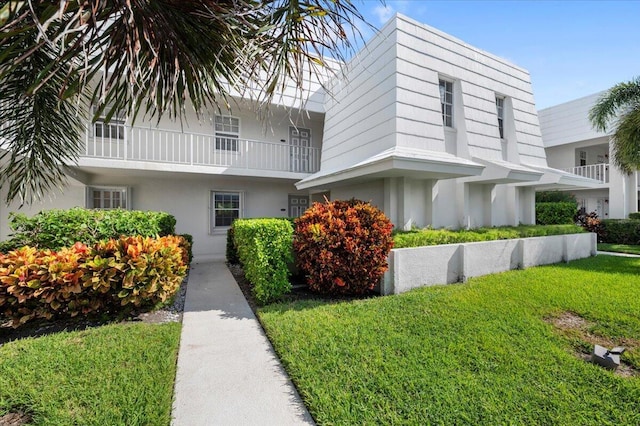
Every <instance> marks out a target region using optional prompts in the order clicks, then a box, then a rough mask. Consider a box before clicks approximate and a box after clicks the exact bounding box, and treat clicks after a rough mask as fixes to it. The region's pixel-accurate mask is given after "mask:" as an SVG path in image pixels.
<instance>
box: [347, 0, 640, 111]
mask: <svg viewBox="0 0 640 426" xmlns="http://www.w3.org/2000/svg"><path fill="white" fill-rule="evenodd" d="M354 4H355V5H356V6H357V8H358V9H359V10H360V11H361V12H362V13H363V14H364V16H365V18H366V19H367V21H368V22H369V23H371V24H373V25H374V26H376V27H381V26H382V24H383V23H384V22H386V21H387V20H388V19H389V18H390V17H391V16H393V14H394V13H395V12H400V13H402V14H404V15H407V16H409V17H411V18H413V19H415V20H417V21H419V22H423V23H425V24H427V25H430V26H432V27H435V28H438V29H439V30H441V31H444V32H446V33H448V34H451V35H453V36H454V37H457V38H459V39H461V40H463V41H465V42H466V43H469V44H471V45H472V46H475V47H478V48H480V49H483V50H486V51H488V52H491V53H493V54H495V55H497V56H500V57H502V58H505V59H507V60H509V61H510V62H513V63H515V64H516V65H519V66H521V67H523V68H525V69H527V70H529V73H530V74H531V81H532V83H533V93H534V96H535V99H536V106H537V107H538V108H539V109H542V108H546V107H549V106H553V105H556V104H559V103H562V102H566V101H570V100H573V99H577V98H580V97H583V96H587V95H590V94H592V93H595V92H598V91H600V90H605V89H608V88H609V87H611V86H613V85H614V84H616V83H619V82H622V81H628V80H631V79H632V78H634V77H635V76H640V37H638V36H639V35H640V1H516V0H503V1H480V0H477V1H462V0H459V1H455V0H450V1H428V0H397V1H391V0H387V1H386V2H385V3H384V5H383V4H382V3H381V2H379V1H377V0H354ZM363 35H364V37H365V39H368V38H370V37H371V35H372V32H370V31H365V34H363Z"/></svg>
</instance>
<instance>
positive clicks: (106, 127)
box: [93, 108, 126, 140]
mask: <svg viewBox="0 0 640 426" xmlns="http://www.w3.org/2000/svg"><path fill="white" fill-rule="evenodd" d="M94 111H95V108H94ZM105 111H108V108H105ZM125 121H126V120H125V116H124V114H122V113H120V112H117V113H115V114H114V115H113V116H112V117H111V119H110V120H109V122H108V123H107V121H106V117H105V116H104V115H103V116H101V117H100V118H98V119H97V120H96V122H95V123H93V136H94V137H95V138H100V139H118V140H124V137H125V127H124V125H125Z"/></svg>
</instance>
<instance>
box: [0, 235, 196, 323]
mask: <svg viewBox="0 0 640 426" xmlns="http://www.w3.org/2000/svg"><path fill="white" fill-rule="evenodd" d="M185 243H186V241H185V239H184V238H183V237H179V236H166V237H160V238H149V237H146V238H145V237H140V236H138V237H122V238H119V239H117V240H116V239H111V240H107V241H102V242H99V243H97V244H95V245H94V246H93V247H88V246H87V245H85V244H82V243H80V242H78V243H76V244H74V245H73V246H72V247H69V248H63V249H60V250H59V251H54V250H49V249H44V250H40V249H37V248H35V247H29V246H24V247H22V248H19V249H17V250H13V251H10V252H8V253H6V254H1V253H0V317H5V318H7V319H11V320H12V321H13V325H14V326H15V327H17V326H19V325H21V324H24V323H26V322H28V321H30V320H33V319H36V318H46V319H51V318H53V317H74V316H77V315H79V314H89V313H104V312H110V313H113V312H117V311H120V310H122V309H123V307H127V306H136V307H140V306H153V305H155V304H157V303H159V302H164V301H166V300H167V299H169V298H170V297H171V296H173V294H174V293H175V292H176V291H177V290H178V288H179V287H180V284H181V283H182V280H183V279H184V277H185V275H186V270H187V265H186V264H185V262H184V258H185V256H186V252H185V250H184V249H183V248H182V247H183V246H184V245H185Z"/></svg>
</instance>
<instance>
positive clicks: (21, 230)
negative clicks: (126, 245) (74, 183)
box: [0, 207, 176, 252]
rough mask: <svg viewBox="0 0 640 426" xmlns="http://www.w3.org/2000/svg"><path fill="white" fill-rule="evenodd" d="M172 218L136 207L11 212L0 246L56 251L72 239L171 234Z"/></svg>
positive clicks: (87, 240)
mask: <svg viewBox="0 0 640 426" xmlns="http://www.w3.org/2000/svg"><path fill="white" fill-rule="evenodd" d="M175 225H176V219H175V217H173V216H172V215H170V214H168V213H164V212H151V211H138V210H122V209H114V210H89V209H83V208H80V207H76V208H72V209H69V210H57V209H53V210H43V211H41V212H40V213H37V214H36V215H34V216H33V217H30V218H29V217H27V216H26V215H24V214H21V213H11V215H10V227H11V229H12V230H13V231H14V232H13V234H12V237H11V239H10V240H8V241H5V242H3V243H2V245H1V246H0V251H3V252H6V251H8V250H11V249H15V248H18V247H22V246H25V245H28V246H33V247H36V248H39V249H51V250H58V249H60V248H62V247H69V246H71V245H73V244H75V243H76V242H82V243H84V244H89V245H92V244H95V243H96V242H98V241H100V240H106V239H109V238H119V237H120V236H122V235H127V236H133V235H139V236H143V237H156V236H160V237H163V236H167V235H173V234H175Z"/></svg>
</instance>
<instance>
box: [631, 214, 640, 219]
mask: <svg viewBox="0 0 640 426" xmlns="http://www.w3.org/2000/svg"><path fill="white" fill-rule="evenodd" d="M629 219H632V220H640V213H639V212H635V213H629Z"/></svg>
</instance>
